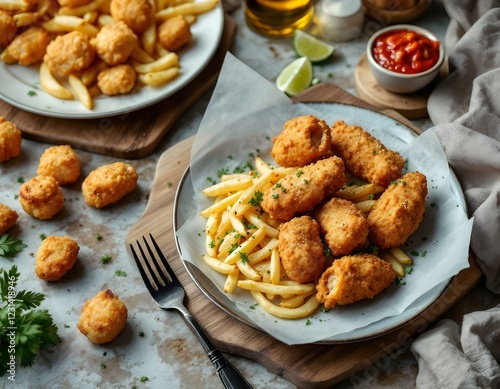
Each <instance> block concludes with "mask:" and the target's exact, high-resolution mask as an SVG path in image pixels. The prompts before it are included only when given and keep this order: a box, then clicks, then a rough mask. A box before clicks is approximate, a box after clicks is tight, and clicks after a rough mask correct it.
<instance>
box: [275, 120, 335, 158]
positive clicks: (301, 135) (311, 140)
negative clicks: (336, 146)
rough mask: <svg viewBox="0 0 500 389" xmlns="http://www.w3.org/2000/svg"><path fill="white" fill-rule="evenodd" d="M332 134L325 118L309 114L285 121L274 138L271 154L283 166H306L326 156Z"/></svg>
mask: <svg viewBox="0 0 500 389" xmlns="http://www.w3.org/2000/svg"><path fill="white" fill-rule="evenodd" d="M331 142H332V136H331V134H330V127H329V126H328V125H327V124H326V122H325V121H324V120H321V119H318V118H317V117H316V116H313V115H307V116H299V117H296V118H293V119H291V120H289V121H287V122H286V123H285V125H284V126H283V130H282V131H281V133H280V134H279V135H278V136H277V137H275V138H273V148H272V149H271V155H272V156H273V158H274V160H275V161H276V162H277V163H278V164H279V165H281V166H287V167H294V166H304V165H308V164H310V163H312V162H315V161H317V160H318V159H320V158H322V157H324V156H325V155H326V153H328V152H329V151H330V148H331Z"/></svg>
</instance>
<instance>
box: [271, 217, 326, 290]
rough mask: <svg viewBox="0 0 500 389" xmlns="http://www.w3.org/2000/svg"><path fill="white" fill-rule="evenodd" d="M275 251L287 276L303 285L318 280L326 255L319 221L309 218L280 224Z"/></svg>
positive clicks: (294, 219) (297, 218) (295, 219)
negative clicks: (277, 252) (276, 250)
mask: <svg viewBox="0 0 500 389" xmlns="http://www.w3.org/2000/svg"><path fill="white" fill-rule="evenodd" d="M278 239H279V243H278V251H279V253H280V258H281V262H282V264H283V268H284V269H285V272H286V274H287V276H288V277H289V278H290V279H291V280H293V281H296V282H300V283H303V284H306V283H308V282H312V281H315V280H317V279H318V278H319V276H320V275H321V273H322V272H323V270H324V268H325V253H324V248H323V242H322V241H321V236H320V234H319V225H318V222H317V221H316V220H314V219H312V218H311V217H310V216H301V217H296V218H293V219H292V220H290V221H289V222H286V223H283V224H282V225H281V227H280V233H279V236H278Z"/></svg>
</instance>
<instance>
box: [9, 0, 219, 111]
mask: <svg viewBox="0 0 500 389" xmlns="http://www.w3.org/2000/svg"><path fill="white" fill-rule="evenodd" d="M3 1H4V2H9V1H11V2H13V7H14V8H15V6H17V5H16V4H18V3H19V4H20V3H22V1H23V0H3ZM49 1H50V0H49ZM169 1H170V0H156V3H157V10H158V9H160V8H158V7H160V5H158V4H162V5H161V7H163V8H161V9H160V10H159V11H157V13H156V20H157V24H158V23H159V21H160V20H164V18H166V17H169V15H176V14H183V15H185V16H186V18H188V19H189V20H190V24H191V33H192V39H191V41H190V42H189V43H188V44H187V45H186V46H184V47H182V48H181V49H180V50H179V51H178V52H177V53H176V54H177V55H178V60H176V61H172V60H171V59H168V60H166V59H164V58H162V57H164V56H166V55H168V52H166V51H162V50H161V48H159V47H158V44H157V45H155V46H156V48H153V45H154V43H153V39H154V38H152V39H148V38H147V36H149V37H150V38H151V34H146V33H144V34H142V36H140V37H139V42H140V44H139V47H138V49H137V50H136V51H134V53H133V54H132V55H131V57H132V65H133V66H134V68H136V67H137V69H140V71H137V72H138V81H137V82H136V84H135V86H134V88H133V89H132V91H131V92H129V93H128V94H124V95H115V96H107V95H105V94H101V93H99V91H96V88H97V87H96V86H95V85H94V88H91V86H90V85H91V84H90V83H89V86H88V87H85V82H87V81H86V80H84V81H85V82H82V79H83V74H82V75H75V76H72V77H71V80H70V79H69V77H68V78H66V79H61V78H60V77H59V78H57V81H59V84H60V85H62V87H64V88H65V89H66V92H65V94H61V98H58V97H55V96H57V95H58V93H53V94H52V95H51V94H50V93H47V92H46V90H44V89H43V88H42V86H41V77H42V78H44V80H45V84H46V85H47V84H48V85H49V86H50V85H54V84H53V83H52V81H53V80H48V79H47V78H46V77H47V71H46V69H42V72H40V70H41V69H40V66H39V65H38V66H35V65H33V66H21V65H18V64H17V63H16V64H7V63H5V62H4V61H0V80H1V82H0V98H1V99H3V100H4V101H6V102H7V103H9V104H11V105H13V106H15V107H17V108H20V109H22V110H25V111H28V112H32V113H36V114H39V115H43V116H49V117H58V118H68V119H94V118H101V117H108V116H115V115H124V114H127V113H130V112H133V111H136V110H138V109H141V108H144V107H147V106H149V105H152V104H154V103H157V102H159V101H161V100H163V99H165V98H167V97H168V96H171V95H172V94H174V93H175V92H177V91H179V90H180V89H182V88H183V87H184V86H186V85H187V84H188V83H189V82H191V81H192V80H193V79H194V78H195V77H196V76H197V75H198V74H199V73H200V72H201V71H202V70H203V69H204V68H205V67H206V65H207V64H208V63H209V62H210V60H211V59H212V57H213V55H214V53H215V51H216V50H217V48H218V46H219V44H220V40H221V37H222V31H223V23H224V14H223V9H222V5H221V3H220V0H195V1H194V2H186V1H185V0H173V1H174V2H175V4H173V5H168V4H169ZM97 2H102V0H93V2H91V4H90V5H87V6H85V7H87V8H88V7H91V6H92V4H93V3H97ZM43 3H44V1H41V2H40V4H42V5H40V7H42V6H43ZM63 8H64V7H63ZM80 8H82V7H80ZM61 12H67V13H68V14H60V13H61ZM17 15H18V19H19V20H22V21H23V22H21V23H28V22H29V21H30V20H31V19H30V18H29V17H28V15H26V13H23V12H18V13H17ZM86 15H87V14H83V10H82V11H79V10H78V9H74V10H69V11H61V9H60V10H59V11H58V13H57V14H56V15H55V16H54V18H53V19H51V20H49V21H47V22H44V23H42V26H44V27H45V28H46V29H48V30H50V31H51V32H54V31H59V30H63V31H66V32H70V31H74V30H79V31H81V32H84V33H86V34H89V35H93V34H95V33H96V31H98V29H99V22H98V20H99V17H101V19H100V20H102V22H103V23H106V22H109V21H110V19H109V18H111V16H110V15H109V14H106V13H102V14H99V15H97V16H96V17H95V18H94V19H95V21H94V22H92V23H90V22H87V21H86V19H85V18H86V17H87V16H86ZM111 19H112V18H111ZM59 32H60V31H59ZM147 48H148V49H147ZM148 51H149V53H150V54H149V55H148ZM145 54H146V55H145ZM170 54H172V53H170ZM172 63H177V64H178V72H177V73H176V76H175V77H174V78H173V79H169V80H168V81H164V80H160V81H161V85H159V86H157V85H156V84H158V82H157V81H158V80H159V78H158V77H160V76H161V77H165V79H166V78H168V77H170V76H169V75H168V74H163V75H162V74H161V73H162V72H163V73H166V72H165V71H167V72H168V71H169V68H167V69H164V68H165V66H167V64H172ZM55 89H56V91H55V92H58V91H57V89H59V87H58V88H55ZM68 90H69V91H70V95H69V99H67V97H68V95H67V91H68ZM59 92H60V91H59ZM64 96H66V98H65V97H64Z"/></svg>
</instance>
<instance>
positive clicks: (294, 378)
mask: <svg viewBox="0 0 500 389" xmlns="http://www.w3.org/2000/svg"><path fill="white" fill-rule="evenodd" d="M295 100H296V101H301V102H311V103H313V102H342V103H347V104H353V105H358V106H361V107H365V108H368V109H373V110H377V111H381V112H383V113H384V114H386V115H388V116H391V117H393V118H394V119H396V120H398V121H401V122H402V123H404V124H406V125H407V126H409V127H411V128H414V129H415V130H418V129H416V128H415V126H413V125H412V124H411V123H410V122H408V120H406V119H405V118H404V117H402V116H401V115H399V114H397V113H395V112H393V111H392V112H391V111H387V110H378V109H376V108H374V107H372V106H370V105H369V104H367V103H365V102H363V101H361V100H359V99H358V98H356V97H354V96H352V95H351V94H349V93H347V92H346V91H344V90H342V89H340V88H339V87H337V86H335V85H334V84H329V83H322V84H318V85H317V86H315V87H312V88H310V89H309V90H307V91H305V92H303V93H302V94H301V95H299V96H298V97H296V98H295ZM192 142H193V138H188V139H186V140H184V141H182V142H181V143H178V144H177V145H175V146H173V147H171V148H170V149H168V150H166V151H165V152H164V153H163V154H162V156H161V157H160V159H159V160H158V165H157V168H156V173H155V178H154V181H153V184H152V187H151V194H150V197H149V202H148V204H147V206H146V209H145V212H144V214H143V215H142V216H141V218H140V219H139V220H138V221H137V223H136V224H135V225H134V226H133V227H132V229H131V230H130V231H129V233H128V235H127V238H126V242H127V247H128V245H129V244H130V243H132V242H135V241H136V240H137V239H139V238H140V237H141V236H143V235H145V234H148V233H152V234H153V235H154V236H155V237H156V240H157V241H158V244H159V245H160V247H161V249H162V250H163V252H164V253H165V256H166V258H167V260H168V261H169V263H170V264H171V265H172V268H173V269H174V271H175V273H176V274H177V275H178V277H179V278H180V281H181V283H182V284H183V285H184V287H185V289H186V292H187V299H186V306H187V308H188V309H189V311H190V312H191V313H192V314H193V315H194V316H195V317H196V319H197V320H198V321H199V323H200V325H201V326H202V327H203V328H204V330H205V331H206V333H207V334H208V335H209V336H210V337H211V338H212V339H213V340H214V341H215V343H216V344H217V346H218V347H219V348H220V349H221V350H222V351H223V352H226V353H229V354H233V355H238V356H242V357H246V358H249V359H252V360H255V361H258V362H259V363H261V364H263V365H264V366H266V367H267V368H268V369H269V370H270V371H272V372H274V373H276V374H278V375H281V376H283V377H284V378H285V379H287V380H288V381H290V382H292V383H293V384H295V385H297V386H299V387H304V388H326V387H331V386H332V385H334V384H336V383H338V382H340V381H342V380H344V379H346V378H348V377H350V376H351V375H353V374H354V373H356V372H358V371H360V370H362V369H363V368H366V367H368V366H369V365H370V364H371V363H374V362H375V361H377V360H378V359H379V358H382V357H383V356H385V355H386V353H387V352H393V353H394V352H396V351H397V350H398V349H399V348H400V347H402V346H405V345H407V344H408V343H409V342H410V341H411V339H412V336H413V335H415V334H417V333H418V332H419V331H420V332H421V331H424V330H425V329H427V328H428V327H429V326H430V325H431V324H432V323H433V322H434V321H435V320H436V319H438V318H439V317H440V316H441V315H443V314H444V313H445V312H446V311H447V310H448V309H449V308H451V307H452V306H453V305H454V304H455V303H456V302H457V301H459V300H460V299H461V298H462V297H464V296H465V295H466V294H467V293H468V292H470V291H471V290H472V289H473V288H474V287H475V286H476V285H477V283H478V282H479V280H480V277H481V272H480V270H479V268H478V266H477V264H476V262H475V261H474V259H473V256H471V260H470V262H471V267H470V268H469V269H466V270H463V271H462V272H461V273H460V274H459V275H457V276H456V277H455V278H454V279H453V280H452V282H451V284H450V285H449V287H448V288H447V289H446V290H445V291H444V293H443V294H442V296H441V297H440V298H439V299H438V300H437V301H436V302H435V303H434V304H432V306H430V307H429V308H428V309H427V310H426V311H425V312H423V313H422V314H420V315H419V316H418V317H416V318H415V319H414V320H412V321H411V322H409V323H408V324H406V325H404V326H403V327H401V328H399V329H398V330H395V331H393V332H391V333H388V334H386V335H384V336H381V337H378V338H375V339H372V340H365V341H360V342H355V343H345V344H338V345H318V344H306V345H295V346H288V345H285V344H283V343H281V342H280V341H277V340H276V339H274V338H272V337H270V336H268V335H266V334H263V333H261V332H259V331H256V330H254V329H252V328H250V327H248V326H246V325H244V324H242V323H240V322H239V321H237V320H235V319H233V318H232V317H230V316H229V315H227V314H226V313H225V312H223V311H222V310H220V309H217V308H215V307H214V306H213V303H212V302H210V300H208V299H207V298H206V297H205V296H204V295H203V294H202V293H201V292H200V290H199V289H198V288H197V287H196V285H195V284H194V283H193V281H192V280H191V278H190V277H189V275H188V273H187V272H186V270H185V268H184V266H183V265H182V263H181V260H180V259H179V256H178V253H177V250H176V245H175V240H174V232H173V228H172V208H173V203H174V197H175V192H176V188H177V187H178V185H179V182H180V179H181V175H182V173H183V172H184V170H185V168H186V167H187V166H188V164H189V159H190V150H191V145H192ZM167 183H172V185H171V186H169V185H167Z"/></svg>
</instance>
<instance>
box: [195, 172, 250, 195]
mask: <svg viewBox="0 0 500 389" xmlns="http://www.w3.org/2000/svg"><path fill="white" fill-rule="evenodd" d="M250 185H252V177H250V176H244V177H238V178H234V179H232V180H228V181H222V182H220V183H218V184H215V185H212V186H210V187H208V188H205V189H203V194H205V195H206V196H218V195H221V194H228V193H232V192H237V191H240V190H243V189H246V188H248V187H249V186H250Z"/></svg>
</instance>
